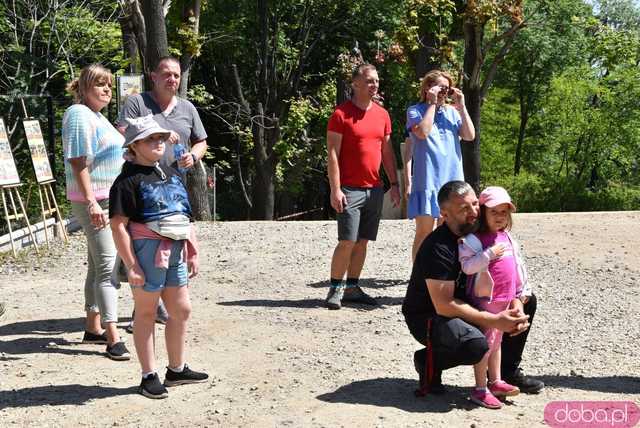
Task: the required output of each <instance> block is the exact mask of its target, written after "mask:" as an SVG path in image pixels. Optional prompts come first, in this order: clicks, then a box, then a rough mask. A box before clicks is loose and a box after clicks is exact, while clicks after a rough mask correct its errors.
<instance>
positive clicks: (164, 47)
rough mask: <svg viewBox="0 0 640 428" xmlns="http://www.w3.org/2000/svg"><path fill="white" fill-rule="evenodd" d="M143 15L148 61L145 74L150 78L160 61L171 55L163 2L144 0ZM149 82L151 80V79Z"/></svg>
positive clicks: (146, 57) (160, 0)
mask: <svg viewBox="0 0 640 428" xmlns="http://www.w3.org/2000/svg"><path fill="white" fill-rule="evenodd" d="M142 13H143V15H144V22H145V33H146V37H147V48H146V50H145V52H144V57H145V59H146V64H145V73H146V74H147V77H148V75H149V74H150V73H151V72H152V71H153V70H154V69H155V67H156V65H158V60H159V59H160V58H162V57H163V56H167V55H169V44H168V42H167V27H166V25H165V20H164V10H163V7H162V0H142ZM149 81H151V80H150V79H149Z"/></svg>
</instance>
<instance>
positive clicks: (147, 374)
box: [142, 371, 155, 379]
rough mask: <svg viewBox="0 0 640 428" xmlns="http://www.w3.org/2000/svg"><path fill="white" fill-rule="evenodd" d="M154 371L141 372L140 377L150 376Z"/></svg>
mask: <svg viewBox="0 0 640 428" xmlns="http://www.w3.org/2000/svg"><path fill="white" fill-rule="evenodd" d="M154 373H155V371H151V372H146V373H145V372H142V379H146V378H147V377H149V376H151V375H152V374H154Z"/></svg>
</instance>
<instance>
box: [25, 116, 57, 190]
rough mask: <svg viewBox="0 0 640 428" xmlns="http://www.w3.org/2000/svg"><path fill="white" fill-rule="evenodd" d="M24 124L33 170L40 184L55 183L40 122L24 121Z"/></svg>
mask: <svg viewBox="0 0 640 428" xmlns="http://www.w3.org/2000/svg"><path fill="white" fill-rule="evenodd" d="M22 124H23V125H24V133H25V135H26V136H27V143H29V151H30V152H31V161H32V162H33V169H34V170H35V172H36V179H37V180H38V183H47V182H50V181H54V178H53V173H52V172H51V164H50V163H49V156H48V155H47V148H46V147H45V145H44V138H43V137H42V130H41V129H40V122H38V121H37V120H23V121H22Z"/></svg>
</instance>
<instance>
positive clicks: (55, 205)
mask: <svg viewBox="0 0 640 428" xmlns="http://www.w3.org/2000/svg"><path fill="white" fill-rule="evenodd" d="M46 189H49V193H50V194H51V201H52V202H53V209H54V211H55V214H56V216H57V217H58V227H59V228H60V232H61V235H62V237H63V238H64V242H69V236H68V235H67V231H66V230H65V228H64V223H63V221H62V214H60V208H58V201H56V195H55V193H53V187H51V183H47V184H45V191H46ZM48 203H49V198H47V204H48Z"/></svg>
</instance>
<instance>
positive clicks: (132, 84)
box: [116, 74, 144, 114]
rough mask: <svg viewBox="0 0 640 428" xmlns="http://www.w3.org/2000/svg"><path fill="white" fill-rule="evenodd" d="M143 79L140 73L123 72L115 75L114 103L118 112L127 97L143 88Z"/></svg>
mask: <svg viewBox="0 0 640 428" xmlns="http://www.w3.org/2000/svg"><path fill="white" fill-rule="evenodd" d="M143 85H144V80H143V75H142V74H123V75H121V76H117V77H116V104H117V106H118V114H120V110H122V107H123V106H124V103H125V101H127V97H129V96H131V95H134V94H139V93H141V92H142V90H143V88H144V86H143Z"/></svg>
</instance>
